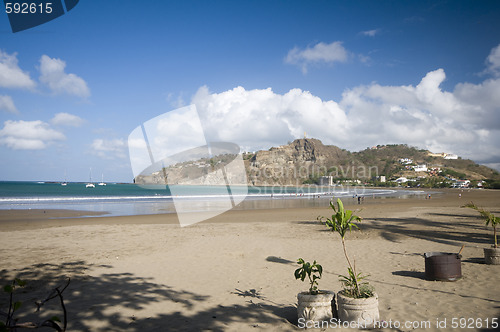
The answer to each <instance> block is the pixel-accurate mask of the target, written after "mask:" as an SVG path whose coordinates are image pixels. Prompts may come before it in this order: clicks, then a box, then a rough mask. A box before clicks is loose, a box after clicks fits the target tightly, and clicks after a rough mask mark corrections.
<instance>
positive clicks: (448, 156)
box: [428, 152, 458, 159]
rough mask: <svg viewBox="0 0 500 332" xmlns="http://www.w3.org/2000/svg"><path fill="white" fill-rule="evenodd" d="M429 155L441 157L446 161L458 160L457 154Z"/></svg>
mask: <svg viewBox="0 0 500 332" xmlns="http://www.w3.org/2000/svg"><path fill="white" fill-rule="evenodd" d="M428 155H429V156H431V157H441V158H444V159H458V156H457V155H456V154H453V153H446V152H441V153H432V152H429V153H428Z"/></svg>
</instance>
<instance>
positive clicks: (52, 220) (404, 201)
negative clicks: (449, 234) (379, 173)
mask: <svg viewBox="0 0 500 332" xmlns="http://www.w3.org/2000/svg"><path fill="white" fill-rule="evenodd" d="M415 191H417V190H415ZM419 191H420V190H419ZM431 193H432V196H431V199H427V194H425V195H414V196H397V197H386V196H374V197H370V195H367V196H366V199H365V200H363V201H362V202H361V204H358V202H357V199H353V198H345V197H344V198H342V200H343V202H344V205H345V206H346V208H349V209H352V210H353V211H355V212H356V211H357V212H359V214H360V216H362V217H364V216H365V215H366V216H369V215H381V214H383V211H384V210H388V211H389V212H390V213H394V212H401V211H405V210H407V209H408V208H412V207H415V206H416V205H418V206H428V207H433V206H440V207H452V206H456V207H460V206H461V205H464V204H466V203H468V202H469V201H470V200H482V201H483V202H485V204H487V205H486V206H485V207H487V206H494V204H495V203H496V202H498V201H500V191H499V190H488V189H481V190H477V189H476V190H462V189H442V190H440V191H433V192H431ZM459 194H462V197H459V196H458V195H459ZM495 197H497V198H495ZM307 200H310V199H302V198H299V199H296V200H295V199H292V200H281V199H275V200H274V201H273V200H269V199H267V200H266V199H263V200H250V201H247V202H242V203H240V206H237V207H236V208H233V209H231V210H229V211H226V212H223V213H221V214H219V215H218V216H215V217H213V218H210V219H208V220H205V221H202V223H233V222H237V221H235V220H245V222H253V220H254V218H250V217H248V216H249V215H250V214H254V215H255V216H258V218H259V220H260V222H285V221H288V220H293V219H297V218H298V219H300V218H309V219H316V218H317V216H319V215H320V214H321V212H325V210H326V211H328V210H329V201H330V200H329V198H328V197H321V198H319V199H315V200H316V201H317V202H319V203H321V204H318V205H317V206H300V203H301V202H303V201H307ZM311 200H312V199H311ZM255 202H258V204H257V207H255V206H250V207H249V205H251V204H252V203H255ZM274 202H277V203H278V204H279V203H281V202H286V203H291V204H288V205H287V206H278V207H269V206H266V205H269V203H274ZM315 213H317V215H314V214H315ZM271 215H273V216H272V217H271ZM162 223H165V224H178V219H177V214H176V213H175V212H173V213H172V212H168V213H156V214H137V215H118V216H115V215H108V213H107V212H105V211H104V212H103V211H101V212H93V211H86V210H76V209H29V208H28V209H10V210H0V232H5V231H11V230H23V229H36V228H47V227H64V226H75V225H87V224H89V225H99V224H103V225H104V224H162Z"/></svg>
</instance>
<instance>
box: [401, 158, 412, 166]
mask: <svg viewBox="0 0 500 332" xmlns="http://www.w3.org/2000/svg"><path fill="white" fill-rule="evenodd" d="M399 162H400V163H401V164H403V165H409V164H411V163H413V160H411V159H410V158H401V159H399Z"/></svg>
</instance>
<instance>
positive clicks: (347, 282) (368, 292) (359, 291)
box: [339, 268, 374, 298]
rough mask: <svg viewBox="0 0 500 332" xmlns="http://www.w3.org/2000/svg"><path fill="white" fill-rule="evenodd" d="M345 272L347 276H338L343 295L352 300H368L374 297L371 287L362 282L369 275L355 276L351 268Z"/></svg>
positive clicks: (359, 274)
mask: <svg viewBox="0 0 500 332" xmlns="http://www.w3.org/2000/svg"><path fill="white" fill-rule="evenodd" d="M347 272H349V275H348V276H343V275H340V276H339V278H340V281H341V282H342V284H343V285H344V291H343V293H344V294H345V295H346V296H349V297H353V298H368V297H372V296H373V295H374V294H373V293H374V289H373V286H372V285H370V284H369V283H368V282H363V281H362V280H363V279H365V278H367V277H369V275H365V276H363V275H361V273H358V274H355V273H354V271H353V270H351V268H347Z"/></svg>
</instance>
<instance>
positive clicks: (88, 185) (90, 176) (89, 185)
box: [85, 168, 95, 188]
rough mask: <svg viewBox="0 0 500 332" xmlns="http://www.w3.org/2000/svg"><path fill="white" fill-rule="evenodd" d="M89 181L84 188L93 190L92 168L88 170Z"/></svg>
mask: <svg viewBox="0 0 500 332" xmlns="http://www.w3.org/2000/svg"><path fill="white" fill-rule="evenodd" d="M89 180H90V181H89V183H87V184H86V185H85V188H95V184H93V183H92V168H91V169H90V174H89Z"/></svg>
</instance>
